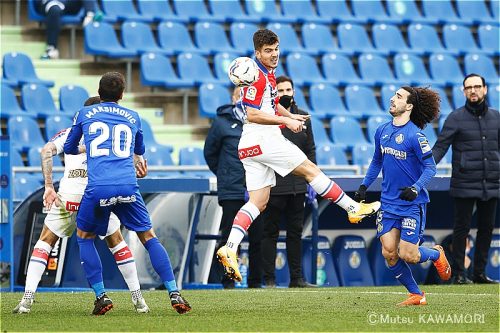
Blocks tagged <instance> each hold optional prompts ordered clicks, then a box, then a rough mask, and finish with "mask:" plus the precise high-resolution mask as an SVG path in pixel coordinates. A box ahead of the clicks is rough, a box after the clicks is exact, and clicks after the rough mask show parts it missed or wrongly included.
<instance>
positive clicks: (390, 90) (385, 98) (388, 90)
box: [368, 84, 399, 140]
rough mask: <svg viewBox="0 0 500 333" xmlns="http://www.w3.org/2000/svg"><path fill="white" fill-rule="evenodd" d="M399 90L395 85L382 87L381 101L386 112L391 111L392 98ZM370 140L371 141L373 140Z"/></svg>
mask: <svg viewBox="0 0 500 333" xmlns="http://www.w3.org/2000/svg"><path fill="white" fill-rule="evenodd" d="M398 89H399V86H396V85H394V84H386V85H384V86H382V89H380V100H381V101H382V109H383V110H384V111H389V108H390V107H391V98H392V97H393V96H394V95H395V94H396V91H397V90H398ZM387 116H389V114H387ZM376 117H379V116H376ZM373 133H375V132H373ZM368 139H369V140H371V138H368Z"/></svg>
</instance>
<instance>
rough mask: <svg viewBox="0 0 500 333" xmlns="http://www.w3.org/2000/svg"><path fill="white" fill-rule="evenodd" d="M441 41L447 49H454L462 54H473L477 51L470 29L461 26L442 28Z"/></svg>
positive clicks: (452, 25) (451, 25) (454, 25)
mask: <svg viewBox="0 0 500 333" xmlns="http://www.w3.org/2000/svg"><path fill="white" fill-rule="evenodd" d="M443 41H444V45H445V46H446V48H448V49H456V50H459V51H462V52H473V51H476V50H477V49H478V47H477V45H476V42H475V41H474V37H472V33H471V31H470V29H469V28H468V27H465V26H463V25H457V24H447V25H445V26H444V27H443Z"/></svg>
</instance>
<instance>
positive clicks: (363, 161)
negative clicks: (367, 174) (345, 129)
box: [352, 144, 375, 167]
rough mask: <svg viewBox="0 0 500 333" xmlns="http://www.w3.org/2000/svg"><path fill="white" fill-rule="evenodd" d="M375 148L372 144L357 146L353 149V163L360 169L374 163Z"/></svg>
mask: <svg viewBox="0 0 500 333" xmlns="http://www.w3.org/2000/svg"><path fill="white" fill-rule="evenodd" d="M374 152H375V147H374V146H373V145H372V144H359V145H355V146H354V148H353V149H352V163H353V164H354V165H359V166H360V167H364V166H368V165H370V163H371V162H372V159H373V153H374Z"/></svg>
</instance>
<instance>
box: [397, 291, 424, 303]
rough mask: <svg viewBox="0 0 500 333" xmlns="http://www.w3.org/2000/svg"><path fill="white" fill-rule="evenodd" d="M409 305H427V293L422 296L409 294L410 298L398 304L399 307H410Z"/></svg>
mask: <svg viewBox="0 0 500 333" xmlns="http://www.w3.org/2000/svg"><path fill="white" fill-rule="evenodd" d="M409 305H427V300H426V299H425V293H422V295H420V294H409V295H408V298H407V299H406V300H405V301H403V302H401V303H398V306H409Z"/></svg>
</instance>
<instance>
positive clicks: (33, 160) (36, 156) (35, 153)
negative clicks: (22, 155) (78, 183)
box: [28, 147, 63, 167]
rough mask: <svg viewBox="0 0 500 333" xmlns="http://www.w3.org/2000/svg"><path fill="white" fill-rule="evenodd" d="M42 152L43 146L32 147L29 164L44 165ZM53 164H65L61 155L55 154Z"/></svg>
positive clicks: (29, 151)
mask: <svg viewBox="0 0 500 333" xmlns="http://www.w3.org/2000/svg"><path fill="white" fill-rule="evenodd" d="M41 152H42V147H31V148H30V149H29V150H28V164H29V166H34V167H36V166H38V167H39V166H40V165H42V158H41V156H40V153H41ZM52 160H53V162H52V165H53V166H63V165H62V163H61V159H60V158H59V156H54V158H53V159H52Z"/></svg>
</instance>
